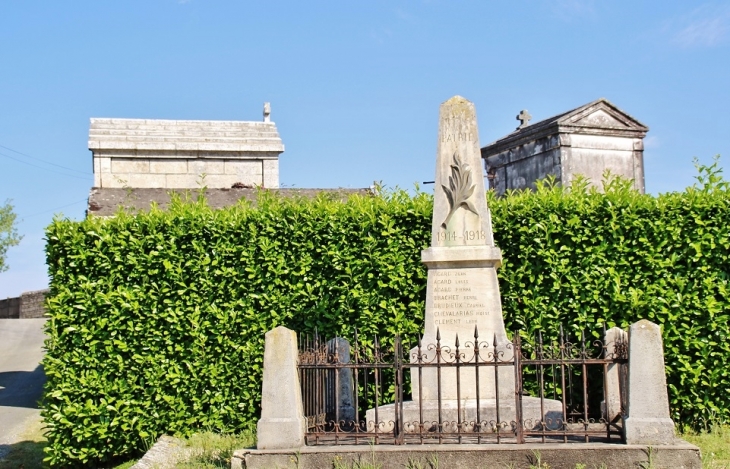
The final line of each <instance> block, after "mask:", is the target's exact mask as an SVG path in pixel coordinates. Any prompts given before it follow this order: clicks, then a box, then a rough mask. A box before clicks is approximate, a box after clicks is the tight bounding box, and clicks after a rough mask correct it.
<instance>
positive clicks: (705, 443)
mask: <svg viewBox="0 0 730 469" xmlns="http://www.w3.org/2000/svg"><path fill="white" fill-rule="evenodd" d="M681 436H682V438H683V439H685V440H687V441H688V442H690V443H692V444H693V445H696V446H699V448H700V450H701V451H702V467H703V468H704V469H730V425H713V426H712V427H710V429H709V430H707V431H701V432H691V431H690V432H685V433H683V434H682V435H681Z"/></svg>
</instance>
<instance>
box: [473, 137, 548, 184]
mask: <svg viewBox="0 0 730 469" xmlns="http://www.w3.org/2000/svg"><path fill="white" fill-rule="evenodd" d="M486 166H487V168H486V169H487V176H488V179H489V188H490V189H494V190H495V191H496V193H497V194H498V195H502V194H504V193H505V192H506V191H507V190H511V189H532V190H534V189H535V188H536V186H535V182H536V181H537V180H538V179H544V178H545V177H547V176H548V175H552V176H555V178H556V179H557V180H558V181H560V180H561V170H560V139H559V138H558V136H557V135H551V136H548V137H543V138H540V139H537V140H533V141H531V142H527V143H525V144H523V145H518V146H516V147H513V148H510V149H508V150H505V151H503V152H501V153H498V154H497V155H494V156H491V157H489V158H488V159H487V160H486Z"/></svg>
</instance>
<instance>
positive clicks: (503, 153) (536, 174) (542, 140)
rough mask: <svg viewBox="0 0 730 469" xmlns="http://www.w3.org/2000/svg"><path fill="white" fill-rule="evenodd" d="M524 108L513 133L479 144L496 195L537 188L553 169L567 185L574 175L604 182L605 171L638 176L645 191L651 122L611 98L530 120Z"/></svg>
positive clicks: (637, 181) (636, 183)
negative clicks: (647, 136) (646, 157)
mask: <svg viewBox="0 0 730 469" xmlns="http://www.w3.org/2000/svg"><path fill="white" fill-rule="evenodd" d="M530 118H531V116H530V115H529V113H527V111H526V110H524V111H522V112H521V113H520V114H519V115H518V116H517V119H518V120H520V122H521V125H520V126H519V127H518V128H517V129H516V130H515V131H514V132H512V133H511V134H509V135H507V136H506V137H504V138H501V139H499V140H497V141H496V142H493V143H490V144H489V145H487V146H485V147H483V148H482V149H481V153H482V158H483V159H484V164H485V168H486V171H487V178H488V180H489V188H490V189H494V191H495V192H496V193H497V195H503V194H504V193H505V192H506V191H507V190H510V189H535V187H536V186H535V181H537V180H538V179H543V178H545V177H547V176H549V175H552V176H554V177H555V179H556V180H557V181H558V182H559V183H561V184H564V185H569V184H570V182H571V181H572V180H573V179H574V178H575V176H576V175H578V174H581V175H583V176H585V177H586V178H587V179H588V181H589V182H590V183H591V184H593V185H595V186H597V187H599V188H600V187H601V181H602V179H603V174H604V172H605V171H606V170H610V171H611V173H612V174H614V175H618V176H622V177H625V178H628V179H632V180H633V181H634V189H636V190H637V191H639V192H641V193H642V194H643V193H644V137H645V136H646V133H647V132H648V130H649V128H648V127H647V126H645V125H644V124H642V123H641V122H639V121H638V120H636V119H634V118H633V117H631V116H630V115H628V114H627V113H625V112H624V111H622V110H620V109H619V108H618V107H616V106H615V105H613V104H612V103H611V102H609V101H608V100H607V99H603V98H601V99H598V100H596V101H593V102H592V103H588V104H586V105H584V106H580V107H578V108H576V109H573V110H571V111H568V112H564V113H562V114H559V115H557V116H554V117H551V118H549V119H545V120H543V121H540V122H536V123H534V124H530V123H529V120H530Z"/></svg>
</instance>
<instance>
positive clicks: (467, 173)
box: [441, 152, 479, 228]
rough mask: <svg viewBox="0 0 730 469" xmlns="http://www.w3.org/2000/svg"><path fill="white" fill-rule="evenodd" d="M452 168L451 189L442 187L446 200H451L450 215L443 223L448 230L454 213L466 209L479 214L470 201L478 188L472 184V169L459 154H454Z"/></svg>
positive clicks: (443, 226)
mask: <svg viewBox="0 0 730 469" xmlns="http://www.w3.org/2000/svg"><path fill="white" fill-rule="evenodd" d="M450 166H451V176H449V187H446V186H445V185H443V184H442V185H441V187H442V188H443V189H444V193H445V194H446V198H447V199H448V200H449V214H448V215H446V219H445V220H444V222H443V223H441V227H442V228H446V225H448V224H449V220H451V217H452V216H454V213H456V211H457V210H458V209H459V208H460V207H464V208H465V209H467V210H469V211H470V212H472V213H474V214H475V215H479V213H477V210H476V208H475V207H474V204H472V203H471V201H469V197H471V196H472V194H473V193H474V189H475V188H476V186H475V185H474V184H473V182H472V175H471V167H470V166H469V165H468V164H466V163H462V162H461V158H459V154H458V153H456V152H454V159H453V163H452V164H451V165H450Z"/></svg>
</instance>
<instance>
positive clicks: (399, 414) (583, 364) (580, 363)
mask: <svg viewBox="0 0 730 469" xmlns="http://www.w3.org/2000/svg"><path fill="white" fill-rule="evenodd" d="M557 335H558V337H557V338H556V339H555V340H553V341H544V340H543V337H542V334H539V335H538V336H537V337H535V338H534V340H531V341H527V342H523V341H522V340H521V339H520V336H519V334H517V333H515V334H514V337H515V339H514V340H513V341H509V340H507V339H506V338H503V339H502V340H499V339H498V338H497V337H491V338H490V340H481V338H480V337H479V333H478V330H477V329H476V328H475V330H474V336H473V338H470V340H468V341H463V342H460V341H459V337H458V336H456V337H455V338H454V340H453V341H447V340H442V338H441V335H440V332H437V335H436V340H435V342H433V343H428V344H424V343H422V342H421V340H419V341H418V342H417V343H416V344H414V346H413V347H409V346H408V345H407V344H404V343H403V342H402V341H401V338H400V337H397V336H396V337H394V338H393V339H392V341H388V342H386V343H382V339H379V338H378V337H377V336H376V337H373V338H372V339H368V338H363V337H359V336H358V335H357V332H356V333H355V337H354V340H353V342H352V343H350V342H348V341H346V340H344V339H342V338H335V339H333V340H330V341H326V340H324V339H322V338H321V337H319V336H317V335H316V334H315V335H314V336H313V337H311V336H307V337H300V340H299V344H300V352H299V373H300V384H301V389H302V400H303V405H304V412H305V416H306V418H307V432H306V442H307V444H308V445H332V444H334V445H337V444H418V443H524V442H526V441H530V442H545V443H547V442H573V441H575V442H578V441H585V442H589V441H613V442H620V441H621V439H622V428H621V425H622V419H621V416H622V415H623V409H622V405H623V403H624V402H625V396H624V392H625V386H624V385H623V384H622V383H623V382H625V373H626V363H627V352H628V350H627V349H628V347H627V344H626V342H625V340H622V339H621V337H620V336H619V337H618V338H617V339H616V340H615V341H612V342H608V343H606V342H605V341H599V340H590V341H587V340H586V336H585V334H584V333H582V334H581V335H580V337H578V338H576V339H575V340H574V341H571V340H569V338H568V337H567V336H566V334H564V332H563V330H562V328H561V329H560V331H559V333H558V334H557ZM603 337H606V335H605V331H604V336H603ZM407 397H410V399H408V400H407V399H406V398H407Z"/></svg>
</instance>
